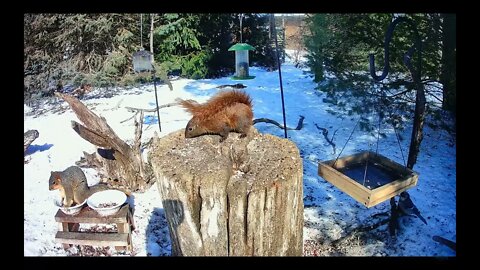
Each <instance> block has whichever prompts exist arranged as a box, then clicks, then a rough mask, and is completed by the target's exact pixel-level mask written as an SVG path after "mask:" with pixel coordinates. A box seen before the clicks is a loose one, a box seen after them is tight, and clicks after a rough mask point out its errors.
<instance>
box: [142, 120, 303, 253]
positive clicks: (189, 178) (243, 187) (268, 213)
mask: <svg viewBox="0 0 480 270" xmlns="http://www.w3.org/2000/svg"><path fill="white" fill-rule="evenodd" d="M218 139H219V138H218V136H216V135H205V136H200V137H197V138H192V139H185V137H184V130H183V129H182V130H179V131H177V132H173V133H171V134H169V135H167V136H165V137H163V138H161V139H159V138H157V137H156V138H154V140H153V143H152V145H151V146H150V150H149V161H150V163H151V164H152V168H153V171H154V174H155V177H156V178H157V184H158V188H159V191H160V196H161V198H162V202H163V207H164V209H165V214H166V217H167V221H168V225H169V231H170V238H171V241H172V254H173V255H177V256H205V255H206V256H301V255H303V165H302V159H301V158H300V155H299V151H298V149H297V147H296V146H295V144H293V143H292V142H291V141H289V140H286V139H281V138H278V137H275V136H272V135H268V134H266V135H262V134H259V133H258V132H257V130H256V129H255V128H253V127H252V128H251V130H250V132H249V134H248V136H247V137H246V138H238V135H237V134H235V133H231V134H230V136H229V137H228V139H227V140H226V141H224V142H222V143H219V141H218Z"/></svg>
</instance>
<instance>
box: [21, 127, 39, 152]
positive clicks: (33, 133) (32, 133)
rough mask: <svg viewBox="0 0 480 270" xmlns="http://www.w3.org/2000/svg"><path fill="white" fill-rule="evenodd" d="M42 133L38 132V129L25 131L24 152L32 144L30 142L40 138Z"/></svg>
mask: <svg viewBox="0 0 480 270" xmlns="http://www.w3.org/2000/svg"><path fill="white" fill-rule="evenodd" d="M39 135H40V134H39V133H38V130H36V129H30V130H28V131H27V132H25V133H23V153H24V154H25V152H26V151H27V148H28V147H29V146H30V144H31V143H32V142H33V141H34V140H35V139H36V138H38V136H39Z"/></svg>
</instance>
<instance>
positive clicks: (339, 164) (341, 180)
mask: <svg viewBox="0 0 480 270" xmlns="http://www.w3.org/2000/svg"><path fill="white" fill-rule="evenodd" d="M318 175H320V176H321V177H323V178H324V179H325V180H327V181H328V182H330V183H331V184H333V185H334V186H336V187H337V188H338V189H340V190H341V191H343V192H345V193H347V194H348V195H350V196H351V197H352V198H354V199H355V200H356V201H358V202H360V203H361V204H363V205H365V206H366V207H372V206H375V205H377V204H379V203H381V202H383V201H385V200H388V199H390V198H392V197H394V196H396V195H398V194H400V193H401V192H403V191H405V190H407V189H409V188H411V187H413V186H415V185H416V184H417V181H418V174H417V173H416V172H414V171H412V170H411V169H409V168H407V167H405V166H402V165H400V164H398V163H396V162H394V161H392V160H390V159H388V158H386V157H384V156H382V155H380V154H376V153H374V152H370V151H364V152H360V153H357V154H354V155H350V156H345V157H343V158H339V159H338V160H337V161H336V162H335V159H332V160H328V161H324V162H320V163H319V164H318Z"/></svg>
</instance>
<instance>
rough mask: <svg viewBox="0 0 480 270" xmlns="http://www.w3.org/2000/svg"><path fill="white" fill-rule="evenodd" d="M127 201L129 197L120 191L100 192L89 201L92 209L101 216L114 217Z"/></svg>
mask: <svg viewBox="0 0 480 270" xmlns="http://www.w3.org/2000/svg"><path fill="white" fill-rule="evenodd" d="M126 200H127V195H125V193H123V192H121V191H119V190H114V189H110V190H104V191H99V192H96V193H94V194H92V196H90V197H89V198H88V199H87V204H88V206H89V207H90V208H92V209H93V210H95V211H97V213H98V214H99V215H101V216H109V215H113V214H115V213H117V212H118V210H120V207H121V206H122V205H123V203H125V201H126Z"/></svg>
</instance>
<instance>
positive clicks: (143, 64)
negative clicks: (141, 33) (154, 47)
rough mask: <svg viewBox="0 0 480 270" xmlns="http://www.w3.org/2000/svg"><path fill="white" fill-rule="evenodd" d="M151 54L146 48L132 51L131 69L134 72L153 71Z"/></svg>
mask: <svg viewBox="0 0 480 270" xmlns="http://www.w3.org/2000/svg"><path fill="white" fill-rule="evenodd" d="M152 57H153V54H152V53H151V52H149V51H147V50H140V51H137V52H134V53H133V70H134V71H135V72H145V71H153V66H152Z"/></svg>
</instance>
